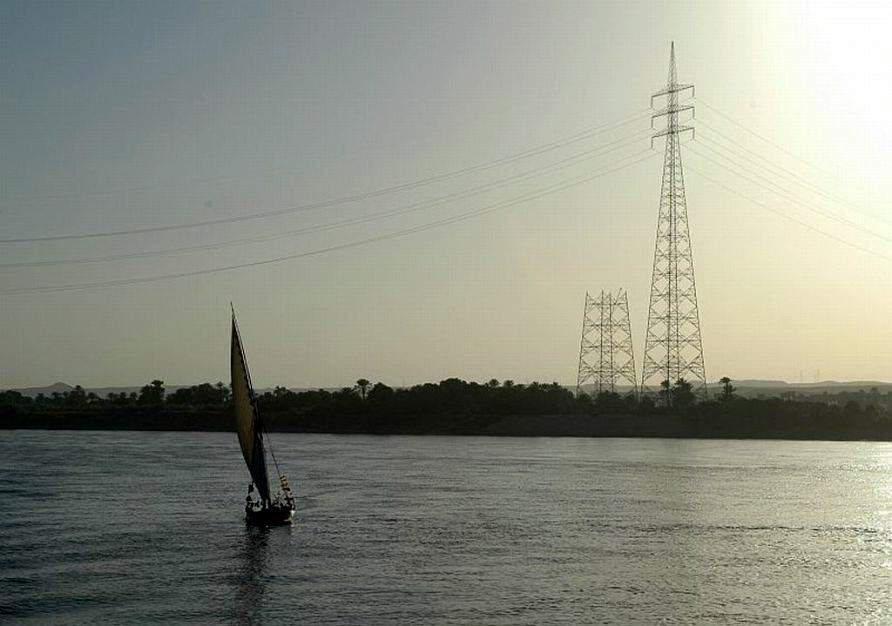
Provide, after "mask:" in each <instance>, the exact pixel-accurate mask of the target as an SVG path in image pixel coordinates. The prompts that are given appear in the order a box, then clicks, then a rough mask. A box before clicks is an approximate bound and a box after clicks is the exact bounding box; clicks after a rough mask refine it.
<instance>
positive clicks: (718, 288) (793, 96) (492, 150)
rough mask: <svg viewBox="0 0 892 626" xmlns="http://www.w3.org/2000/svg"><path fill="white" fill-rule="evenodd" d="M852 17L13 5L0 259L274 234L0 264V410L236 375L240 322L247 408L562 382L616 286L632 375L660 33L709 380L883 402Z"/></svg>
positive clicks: (863, 78) (872, 78)
mask: <svg viewBox="0 0 892 626" xmlns="http://www.w3.org/2000/svg"><path fill="white" fill-rule="evenodd" d="M856 4H858V3H851V2H849V3H839V2H827V3H819V2H809V3H782V2H773V1H772V2H766V3H741V2H704V3H698V2H683V3H666V2H625V1H624V2H617V3H603V2H580V3H566V2H551V1H549V2H498V3H476V2H448V3H443V2H430V3H426V2H404V3H384V2H374V3H337V2H319V3H296V2H295V3H276V4H269V5H263V6H261V5H259V4H257V3H245V2H207V3H189V2H185V3H184V2H170V3H166V2H157V1H155V2H145V3H137V2H126V3H120V2H119V3H111V2H109V3H99V2H89V3H79V2H59V3H49V2H38V3H35V2H5V3H3V4H2V6H0V59H2V62H0V133H2V145H3V149H2V152H0V160H2V162H0V178H2V186H0V224H2V229H0V239H4V240H9V239H32V238H41V237H53V236H64V235H78V234H93V233H103V232H110V231H128V230H134V229H146V228H154V227H166V226H176V225H185V224H191V223H195V222H207V221H213V220H221V219H224V218H239V217H247V216H252V215H255V214H258V213H269V212H275V211H280V213H279V214H278V215H267V216H265V217H261V218H257V219H242V220H234V221H229V222H224V223H217V224H206V225H204V226H201V227H194V228H182V229H172V230H159V231H151V232H142V233H136V234H129V235H117V236H109V237H87V238H80V239H61V240H45V241H30V242H5V243H0V265H2V267H0V329H2V343H0V345H2V351H3V353H2V358H0V388H3V387H16V386H37V385H44V384H49V383H51V382H53V381H56V380H62V381H66V382H69V383H71V384H77V383H79V384H82V385H84V386H88V387H89V386H100V385H136V384H142V383H144V382H146V381H149V380H151V379H153V378H156V377H157V378H161V379H162V380H164V381H166V382H167V383H169V384H194V383H197V382H201V381H206V380H210V381H216V380H228V349H229V344H228V342H229V334H228V333H229V302H230V301H232V302H234V303H235V306H236V309H237V312H238V314H239V321H240V325H241V329H242V334H243V338H244V341H245V346H246V350H247V354H248V359H249V363H250V366H251V368H252V374H253V378H254V381H255V384H257V385H258V386H261V387H262V386H271V385H276V384H282V385H287V386H292V387H313V386H342V385H349V384H351V383H352V382H353V381H355V380H356V379H357V378H359V377H366V378H369V379H371V380H373V381H377V380H381V381H384V382H386V383H388V384H391V385H403V384H411V383H416V382H423V381H429V380H430V381H436V380H440V379H443V378H446V377H449V376H457V377H461V378H465V379H471V380H487V379H489V378H492V377H496V378H498V379H500V380H501V379H508V378H510V379H513V380H515V381H517V382H527V381H532V380H540V381H549V382H550V381H552V380H557V381H560V382H565V383H571V382H574V381H575V378H576V365H577V359H578V349H579V335H580V330H581V313H582V305H583V297H584V294H585V291H586V290H590V291H593V292H596V291H600V290H601V289H617V288H619V287H623V288H625V289H627V290H628V292H629V299H630V307H631V311H632V318H633V319H632V322H633V333H634V339H635V344H636V345H635V351H636V361H637V368H638V371H639V376H640V363H641V353H642V350H643V337H644V330H645V328H644V327H645V322H646V312H647V299H648V295H649V290H650V277H651V265H652V262H653V245H654V241H653V238H654V230H655V225H656V218H657V208H658V201H659V191H660V169H661V158H662V155H661V150H660V149H661V147H662V144H661V143H657V144H656V147H655V150H654V151H653V152H647V150H648V149H649V147H650V140H649V138H648V137H649V134H648V132H647V129H648V128H649V119H648V116H647V115H646V111H645V109H646V108H647V107H648V106H649V104H650V94H651V93H653V92H655V91H657V90H658V89H659V88H660V87H661V86H662V84H664V82H665V80H666V71H667V64H668V53H669V43H670V41H671V40H675V42H676V52H677V57H678V71H679V79H680V80H681V81H682V82H690V83H694V84H695V85H696V99H695V100H694V101H693V104H695V106H696V117H697V119H696V120H695V121H694V125H695V126H696V127H697V137H696V141H694V142H690V141H689V142H688V143H685V144H684V146H683V148H682V155H683V162H684V166H685V181H686V188H687V199H688V210H689V219H690V227H691V234H692V239H693V246H694V262H695V268H696V277H697V287H698V293H699V302H700V316H701V325H702V334H703V345H704V351H705V358H706V369H707V374H708V378H709V379H710V380H715V379H717V378H719V377H721V376H725V375H727V376H730V377H732V378H735V379H742V378H774V379H785V380H789V381H798V380H799V379H800V376H801V377H802V379H803V380H805V381H813V380H814V379H815V377H816V375H817V373H818V370H820V377H821V378H822V379H837V380H853V379H880V380H892V324H890V318H892V279H890V275H892V199H890V195H889V192H888V186H889V183H890V182H892V181H890V163H892V133H890V124H892V122H890V118H889V111H890V110H892V85H890V83H889V81H888V75H889V67H890V65H892V39H890V38H889V37H888V31H889V27H890V25H892V9H890V8H889V7H888V5H887V3H881V2H877V3H866V4H863V5H860V6H855V5H856ZM617 122H625V123H624V124H622V125H617V124H616V123H617ZM610 124H613V125H614V126H613V128H608V129H607V130H606V131H604V132H602V133H600V134H594V133H587V134H586V133H583V131H587V130H591V129H594V128H596V127H601V126H605V125H610ZM746 128H749V129H751V130H753V131H755V133H757V134H758V135H759V136H761V137H763V138H765V139H767V140H769V141H764V140H763V139H760V138H759V137H757V136H755V135H753V134H750V133H748V132H747V130H745V129H746ZM515 155H519V157H518V158H512V159H510V160H509V159H506V157H514V156H515ZM648 155H649V158H644V157H648ZM793 155H795V156H793ZM640 158H644V160H643V161H641V162H637V163H636V160H637V159H640ZM624 165H628V167H625V168H624V169H619V170H618V171H613V172H611V170H614V169H617V168H619V167H621V166H624ZM478 166H481V167H478ZM766 168H768V170H770V171H767V170H766ZM771 171H773V172H775V174H774V175H772V174H771V173H770V172H771ZM452 172H458V173H456V174H455V175H451V176H443V175H444V174H448V173H452ZM595 175H599V176H598V177H596V178H594V176H595ZM585 178H589V179H590V180H588V181H585V180H584V179H585ZM416 181H425V184H418V185H408V186H407V185H405V183H414V182H416ZM571 183H572V184H571ZM394 187H396V189H392V188H394ZM772 189H773V190H775V191H777V190H781V192H780V194H778V193H772V192H771V191H770V190H772ZM376 192H380V193H376ZM546 192H550V193H547V194H546ZM355 196H364V197H360V198H355ZM348 197H354V199H353V201H351V202H347V203H341V204H336V203H325V201H327V200H337V199H342V198H348ZM524 198H526V199H527V201H525V202H520V201H519V200H522V199H524ZM314 203H315V205H314ZM285 209H300V210H292V211H285ZM474 212H478V213H474ZM453 216H464V217H463V219H461V220H459V221H455V222H454V223H443V222H444V221H448V220H449V218H451V217H453ZM415 227H418V230H417V232H408V233H404V232H403V231H411V229H413V228H415ZM301 231H302V232H301ZM396 235H399V236H396ZM378 237H384V238H382V239H380V240H378V241H368V240H373V239H375V238H378ZM245 239H251V240H252V241H248V242H245V241H243V240H245ZM364 241H367V243H364V244H362V245H352V244H356V243H361V242H364ZM198 246H204V247H203V248H197V247H198ZM339 246H344V247H341V248H340V249H335V250H330V251H328V252H321V253H319V254H310V255H307V256H303V257H299V258H291V259H289V260H285V261H280V262H276V263H269V264H262V265H254V266H249V267H243V268H238V269H233V270H228V271H219V272H215V273H206V274H195V275H192V276H186V277H181V278H175V279H165V280H158V281H150V282H140V283H133V282H132V281H133V280H134V279H139V278H153V277H158V276H166V275H175V274H183V273H193V272H201V271H203V270H215V269H219V268H225V267H231V266H237V265H245V264H250V263H256V262H262V261H267V260H272V259H278V258H282V257H296V256H298V255H302V254H305V253H315V252H320V251H324V250H326V249H328V248H337V247H339ZM182 248H188V249H187V250H181V249H182ZM170 250H179V251H178V252H175V253H164V254H159V252H163V251H170ZM139 253H146V254H145V255H143V256H133V255H136V254H139ZM127 255H130V256H129V258H126V256H127ZM108 257H113V258H111V259H108ZM121 257H125V258H121ZM95 259H106V260H100V261H97V260H95ZM47 261H56V262H57V263H54V264H45V263H44V264H39V263H42V262H47ZM58 261H63V262H61V263H58ZM114 281H124V282H125V283H128V282H131V284H124V285H122V286H108V285H105V286H99V287H95V288H85V287H80V288H78V289H74V290H65V291H56V292H43V291H29V290H32V289H34V288H43V287H56V286H59V287H68V286H83V285H87V284H95V283H107V282H114Z"/></svg>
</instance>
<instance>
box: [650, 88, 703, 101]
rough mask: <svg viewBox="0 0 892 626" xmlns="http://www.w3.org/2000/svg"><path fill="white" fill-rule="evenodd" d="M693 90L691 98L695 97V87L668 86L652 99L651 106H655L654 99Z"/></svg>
mask: <svg viewBox="0 0 892 626" xmlns="http://www.w3.org/2000/svg"><path fill="white" fill-rule="evenodd" d="M688 89H690V90H691V97H693V96H694V86H693V85H667V86H665V87H663V88H662V89H660V90H659V91H658V92H657V93H655V94H654V95H652V96H651V97H650V106H653V105H654V99H656V98H659V97H661V96H668V95H669V94H673V93H681V92H683V91H687V90H688Z"/></svg>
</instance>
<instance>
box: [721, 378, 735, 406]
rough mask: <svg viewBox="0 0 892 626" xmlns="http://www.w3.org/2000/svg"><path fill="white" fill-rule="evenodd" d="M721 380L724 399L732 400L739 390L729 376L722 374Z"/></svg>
mask: <svg viewBox="0 0 892 626" xmlns="http://www.w3.org/2000/svg"><path fill="white" fill-rule="evenodd" d="M719 382H720V383H722V400H730V399H731V398H733V397H734V392H735V391H736V390H737V389H736V387H734V385H732V384H731V379H730V378H728V377H727V376H722V377H721V378H720V379H719Z"/></svg>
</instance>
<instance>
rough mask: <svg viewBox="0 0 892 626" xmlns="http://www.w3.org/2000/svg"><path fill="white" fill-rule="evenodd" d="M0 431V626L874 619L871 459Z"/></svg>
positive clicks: (883, 496)
mask: <svg viewBox="0 0 892 626" xmlns="http://www.w3.org/2000/svg"><path fill="white" fill-rule="evenodd" d="M273 445H274V447H275V452H276V455H277V457H278V459H279V461H280V463H281V466H282V469H283V471H285V472H286V473H287V474H288V475H289V477H290V478H291V479H292V483H293V484H294V485H295V491H296V492H297V494H298V509H299V511H298V518H299V519H298V521H297V523H296V524H295V525H294V527H292V528H279V529H272V530H269V531H258V530H252V529H247V528H246V527H245V525H244V523H243V521H242V515H243V513H242V505H243V501H244V496H245V493H246V487H247V483H248V475H247V470H246V469H245V467H244V464H243V463H242V460H241V456H240V451H239V448H238V445H237V442H236V438H235V435H234V434H226V433H145V432H143V433H137V432H44V431H0V621H3V620H10V619H11V620H17V619H21V620H23V621H32V622H39V623H85V622H90V621H93V622H101V623H107V622H128V623H131V622H158V621H166V622H173V623H183V622H190V621H191V622H237V623H247V622H255V623H256V622H262V623H276V622H299V623H305V624H325V623H334V624H342V623H346V624H506V625H507V624H557V623H564V624H581V623H618V624H637V623H654V622H662V623H683V624H691V623H737V622H739V623H771V624H777V623H789V624H810V623H821V624H824V623H828V624H830V623H859V624H860V623H875V624H890V623H892V444H887V443H861V442H854V443H850V442H846V443H834V442H789V441H692V440H659V439H650V440H647V439H513V438H482V437H481V438H476V437H365V436H327V435H295V434H274V435H273Z"/></svg>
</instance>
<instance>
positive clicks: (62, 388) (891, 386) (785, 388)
mask: <svg viewBox="0 0 892 626" xmlns="http://www.w3.org/2000/svg"><path fill="white" fill-rule="evenodd" d="M385 384H386V383H385ZM731 384H733V385H734V387H735V388H736V391H735V393H737V394H738V395H740V396H746V397H757V396H763V397H766V398H770V397H774V396H780V395H781V394H782V393H789V392H791V391H795V392H796V393H799V394H803V395H806V396H813V395H820V394H823V393H829V394H833V393H840V392H843V391H848V392H855V393H857V392H858V391H859V390H864V391H865V392H870V390H871V389H873V388H874V387H875V388H876V389H877V390H878V391H879V392H880V393H887V392H890V391H892V383H887V382H882V381H876V380H857V381H842V382H840V381H835V380H825V381H821V382H816V383H788V382H786V381H783V380H759V379H744V380H735V381H732V383H731ZM190 386H191V385H164V389H165V391H166V392H167V393H173V392H174V391H176V390H177V389H181V388H184V387H190ZM410 386H411V385H410ZM142 387H143V385H138V386H135V387H84V391H86V392H87V393H90V392H93V393H95V394H96V395H97V396H99V397H100V398H105V397H106V396H107V395H108V394H109V393H126V394H128V395H129V394H131V393H139V390H140V389H142ZM564 387H565V388H566V389H569V390H570V391H575V390H576V385H564ZM721 388H722V385H721V383H719V382H711V383H709V391H710V393H713V392H716V393H718V391H719V390H721ZM72 389H74V385H69V384H68V383H63V382H55V383H53V384H52V385H49V386H47V387H19V388H13V389H12V390H13V391H18V392H19V393H21V394H22V395H23V396H29V397H31V398H34V397H36V396H37V395H38V394H41V393H42V394H43V395H45V396H48V397H49V396H52V395H53V393H54V392H55V393H60V394H61V393H65V392H66V391H71V390H72ZM316 389H319V388H318V387H289V390H290V391H293V392H301V391H315V390H316ZM324 389H325V390H326V391H337V390H338V389H340V387H325V388H324ZM583 390H584V391H585V392H586V393H588V394H590V395H591V394H593V393H594V392H595V387H594V385H584V386H583ZM631 390H632V388H631V387H630V386H628V385H617V391H618V392H619V393H620V394H624V393H628V392H629V391H631ZM3 391H5V390H3ZM267 391H273V388H271V387H269V388H264V389H257V390H256V392H257V395H262V394H263V393H265V392H267Z"/></svg>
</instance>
